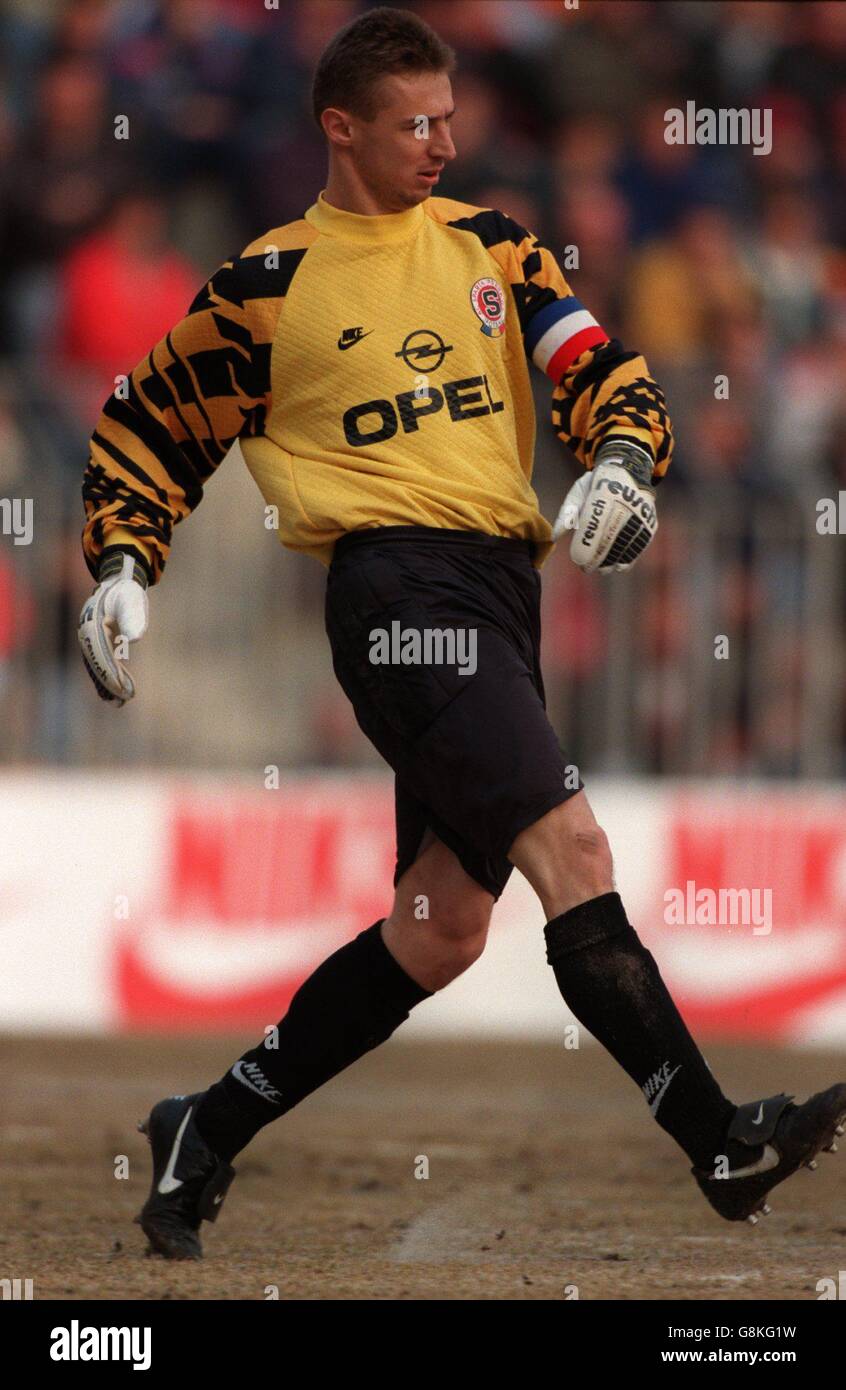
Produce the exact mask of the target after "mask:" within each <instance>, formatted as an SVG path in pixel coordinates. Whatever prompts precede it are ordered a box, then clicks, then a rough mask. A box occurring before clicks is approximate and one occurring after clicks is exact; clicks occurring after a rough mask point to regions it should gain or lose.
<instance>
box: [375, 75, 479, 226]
mask: <svg viewBox="0 0 846 1390" xmlns="http://www.w3.org/2000/svg"><path fill="white" fill-rule="evenodd" d="M379 100H380V107H379V111H378V114H377V115H376V116H375V117H374V119H373V120H372V121H361V120H359V119H358V118H357V117H350V129H351V134H352V139H351V142H350V145H349V149H350V153H351V155H352V158H353V161H354V164H355V167H356V170H357V172H358V174H359V177H360V178H361V180H362V182H363V183H364V184H365V185H366V186H367V188H368V189H369V190H370V192H371V193H373V194H374V195H375V196H376V197H378V199H379V201H380V203H381V204H382V205H383V206H384V207H386V208H391V209H393V210H395V211H397V212H400V211H403V210H404V209H405V208H410V207H414V206H415V205H416V204H417V203H422V202H423V200H424V199H425V198H428V196H429V194H430V193H431V192H432V189H433V188H434V187H435V186H436V185H437V182H438V179H437V177H436V175H437V172H438V171H439V170H441V169H442V168H443V167H444V165H445V164H447V163H448V162H449V160H451V159H454V158H455V146H454V145H453V143H452V139H451V137H450V133H449V124H450V117H451V115H452V111H453V102H452V85H451V83H450V80H449V77H448V76H447V75H446V73H414V74H407V75H400V74H395V73H390V74H388V75H387V76H385V77H383V78H381V79H380V88H379ZM424 118H425V119H424ZM433 175H435V176H433Z"/></svg>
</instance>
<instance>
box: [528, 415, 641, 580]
mask: <svg viewBox="0 0 846 1390" xmlns="http://www.w3.org/2000/svg"><path fill="white" fill-rule="evenodd" d="M651 479H652V459H651V457H650V455H649V454H648V453H647V451H646V449H643V448H641V446H640V445H639V444H635V443H634V442H633V441H632V440H630V439H615V440H609V441H608V442H607V443H606V444H603V445H602V447H601V448H600V450H599V452H598V453H597V456H596V461H595V463H594V466H593V469H592V470H591V472H590V473H585V474H583V475H582V477H581V478H579V479H578V480H577V481H576V482H575V483H574V484H573V486H572V487H571V488H570V491H569V492H568V493H567V496H566V498H565V499H564V505H563V507H562V508H561V510H560V512H559V513H558V516H557V517H556V520H555V525H554V527H553V528H552V539H553V540H555V541H557V540H560V538H561V536H562V535H563V534H564V532H565V531H575V535H574V536H573V540H572V542H571V544H570V557H571V559H572V560H573V561H574V562H575V563H576V564H577V565H578V566H579V568H580V569H583V570H585V572H586V573H588V574H590V573H592V572H593V571H594V570H603V571H604V572H605V573H606V574H607V573H609V572H610V571H611V570H612V569H613V570H627V569H628V568H629V566H630V565H633V564H634V562H635V560H636V559H637V558H638V556H639V555H640V554H641V553H642V552H643V551H644V550H645V549H646V547H647V546H648V544H649V542H650V541H651V540H652V537H653V536H654V535H655V532H656V531H657V530H658V518H657V516H656V514H655V490H654V488H653V487H652V485H651Z"/></svg>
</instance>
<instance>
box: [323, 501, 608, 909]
mask: <svg viewBox="0 0 846 1390" xmlns="http://www.w3.org/2000/svg"><path fill="white" fill-rule="evenodd" d="M533 553H534V547H533V543H532V542H531V541H524V540H518V539H510V538H503V537H499V536H489V535H484V534H483V533H481V532H477V531H449V530H442V529H440V528H433V527H426V526H385V527H379V528H375V529H371V530H364V531H351V532H349V533H348V534H347V535H345V536H342V537H341V539H340V540H339V541H338V542H337V544H336V546H335V550H334V553H333V556H332V563H331V565H330V567H329V576H328V581H327V587H326V631H327V633H328V636H329V642H330V644H331V648H332V659H333V665H334V668H335V674H336V675H337V677H338V680H339V681H340V683H341V686H342V688H343V689H344V691H345V692H346V694H347V695H348V696H349V698H350V700H351V701H352V705H353V709H354V710H355V715H356V719H357V720H358V723H359V725H360V727H361V729H362V730H363V731H364V733H365V734H366V735H367V737H368V738H369V739H370V741H371V743H373V744H374V746H375V747H376V748H377V749H378V750H379V752H380V753H381V754H382V757H383V758H385V760H386V761H387V762H388V763H389V764H390V766H391V767H392V768H393V770H394V772H395V774H396V785H395V794H396V828H397V865H396V871H395V873H394V884H395V885H396V884H397V883H398V882H399V880H400V878H401V877H402V875H403V874H404V873H405V871H406V869H408V868H409V867H410V866H411V864H413V863H414V860H415V859H416V857H417V854H418V851H419V849H420V844H421V841H422V839H423V835H424V832H425V830H426V827H427V826H431V828H432V830H433V831H434V833H435V834H436V835H437V836H438V838H439V839H440V840H442V841H443V843H444V844H445V845H447V846H448V847H449V848H450V849H451V850H452V851H453V852H454V854H455V855H456V856H457V858H458V859H459V861H460V863H461V865H462V866H463V868H464V870H465V871H466V873H468V874H469V875H470V876H471V878H473V879H475V880H476V882H477V883H480V884H481V885H482V887H483V888H486V889H487V891H488V892H489V893H491V894H493V896H494V898H498V897H499V896H500V895H501V893H502V890H503V889H504V887H505V884H506V882H507V881H508V878H509V875H510V874H511V870H512V868H513V865H512V864H511V862H510V860H509V859H508V857H507V851H508V849H509V848H510V846H511V844H512V842H513V841H514V839H515V837H516V836H517V835H519V833H520V831H521V830H525V829H526V827H527V826H529V825H532V824H533V823H534V822H535V821H536V820H538V819H539V818H540V817H541V816H543V815H546V813H547V812H548V811H551V810H552V808H553V807H554V806H558V805H559V804H560V803H561V802H562V801H566V800H567V799H568V798H569V797H571V796H573V795H574V794H575V793H576V792H577V791H579V790H580V789H581V786H582V783H581V781H580V780H579V777H578V773H577V771H576V769H575V768H574V767H573V766H572V764H570V763H568V760H567V758H566V757H565V755H564V752H563V750H562V749H561V747H560V745H559V743H558V740H557V738H556V736H555V731H554V730H553V728H552V725H551V724H550V722H549V719H548V718H547V715H546V702H545V696H544V688H543V681H542V679H541V671H540V588H541V582H540V575H539V574H538V572H537V570H536V569H535V567H534V565H533V564H532V556H533ZM394 624H395V625H396V626H392V625H394ZM377 631H380V632H381V633H383V634H384V637H383V638H382V642H383V644H384V650H383V652H382V655H383V656H388V657H389V658H391V661H390V662H389V664H374V662H373V661H372V660H371V655H372V654H373V652H374V650H375V643H376V642H377V640H378V639H377V636H376V634H377ZM415 632H416V633H417V634H419V636H418V638H417V639H416V640H417V641H418V642H419V644H420V645H419V649H418V651H416V652H415V651H414V650H413V649H412V644H413V642H414V640H415V639H414V637H413V635H412V636H410V635H409V634H414V633H415ZM437 632H440V633H441V634H442V636H441V638H440V639H439V638H438V636H437ZM450 632H451V633H452V634H454V635H455V640H456V644H457V645H456V646H455V648H453V649H450V647H449V646H448V645H442V646H440V647H439V646H438V643H439V641H441V642H445V641H446V642H448V638H447V639H444V637H443V634H444V633H447V634H448V633H450ZM433 633H434V634H435V635H434V636H433ZM474 633H475V638H474V636H473V634H474ZM427 639H428V640H429V642H430V646H429V648H428V651H427V648H426V645H425V643H426V640H427ZM474 642H475V647H474V645H473V644H474ZM403 650H405V652H406V654H407V655H408V656H411V657H414V658H419V659H420V664H417V661H416V660H413V661H412V662H411V663H410V664H403V663H402V662H401V661H399V660H397V659H396V658H397V657H401V656H402V654H403ZM449 658H452V659H451V660H450V659H449ZM474 665H475V670H473V669H472V668H473V666H474Z"/></svg>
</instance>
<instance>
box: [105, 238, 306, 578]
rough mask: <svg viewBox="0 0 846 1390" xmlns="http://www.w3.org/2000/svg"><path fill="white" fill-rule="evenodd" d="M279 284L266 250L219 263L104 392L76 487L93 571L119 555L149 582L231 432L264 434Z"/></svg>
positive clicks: (235, 435)
mask: <svg viewBox="0 0 846 1390" xmlns="http://www.w3.org/2000/svg"><path fill="white" fill-rule="evenodd" d="M249 249H250V248H248V251H249ZM283 281H284V275H282V274H280V269H279V268H278V267H276V268H274V269H268V267H267V265H266V258H265V256H264V254H260V255H249V254H247V253H245V254H244V255H243V256H240V257H235V258H234V259H233V260H231V261H227V262H226V264H225V265H223V266H222V267H221V268H220V269H219V270H218V271H217V272H216V273H215V274H214V275H213V276H212V278H211V279H210V280H209V281H208V283H207V284H206V286H205V287H204V288H203V289H202V290H201V291H200V293H199V294H198V295H197V297H196V299H195V300H194V302H193V303H192V304H191V307H190V308H189V310H188V313H187V314H186V316H185V318H184V319H182V320H181V321H180V322H179V323H178V324H177V325H176V327H175V328H173V329H172V331H171V332H170V333H168V334H167V335H166V337H164V338H163V339H162V340H161V342H159V343H157V344H156V346H155V347H154V348H153V350H152V352H150V353H149V355H148V356H147V357H146V358H145V359H144V360H143V361H142V362H140V363H139V364H138V366H137V367H136V368H135V370H134V371H133V372H132V373H131V374H130V376H129V378H128V379H127V382H126V387H125V391H124V392H121V390H120V389H118V390H117V391H116V392H115V393H114V394H113V395H112V396H110V397H109V399H108V400H107V402H106V404H105V406H104V407H103V411H102V414H101V415H100V418H99V420H98V422H97V426H96V428H95V430H94V434H93V436H92V439H91V449H90V457H89V460H88V466H87V468H86V470H85V476H84V479H83V486H82V495H83V501H84V505H85V512H86V516H87V522H86V525H85V529H84V531H83V534H82V545H83V552H84V555H85V560H86V563H87V565H88V568H89V570H90V571H91V573H92V574H93V575H94V577H95V579H96V578H98V577H99V573H100V565H101V563H102V561H103V556H104V553H105V552H110V553H112V554H114V553H117V552H120V551H123V552H124V553H128V554H130V555H131V556H132V557H133V559H136V560H138V561H139V563H142V564H143V566H144V568H145V570H146V572H147V574H148V577H149V580H150V582H151V583H153V584H154V583H156V582H157V581H158V579H159V578H160V577H161V573H162V570H163V569H164V566H165V562H166V560H167V556H168V552H169V550H170V543H171V535H172V532H173V527H174V526H175V525H176V524H177V523H178V522H180V521H182V520H183V518H184V517H186V516H188V515H189V513H190V512H192V511H193V510H194V508H195V507H196V506H197V505H198V503H199V502H200V500H201V498H202V495H203V486H204V484H205V482H206V481H207V479H208V478H209V477H210V476H211V474H212V473H213V472H214V470H215V469H216V468H217V466H218V464H219V463H220V462H221V460H222V459H223V458H224V457H225V456H226V454H227V453H228V451H229V449H230V448H231V446H232V444H233V443H234V441H235V439H237V438H238V436H239V435H242V434H258V433H261V432H262V430H263V428H264V421H265V416H266V413H267V409H268V404H269V397H270V349H271V344H272V341H273V335H274V333H275V330H276V323H277V320H278V316H279V310H280V306H281V303H282V296H283V295H284V290H285V286H284V283H283ZM124 395H125V399H124V398H123V396H124Z"/></svg>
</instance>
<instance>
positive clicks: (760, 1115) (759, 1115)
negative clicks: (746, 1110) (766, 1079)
mask: <svg viewBox="0 0 846 1390" xmlns="http://www.w3.org/2000/svg"><path fill="white" fill-rule="evenodd" d="M763 1118H764V1102H763V1101H761V1104H760V1105H759V1107H758V1113H757V1115H756V1116H755V1118H754V1120H753V1121H752V1123H753V1125H759V1124H760V1123H761V1121H762V1120H763Z"/></svg>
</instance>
